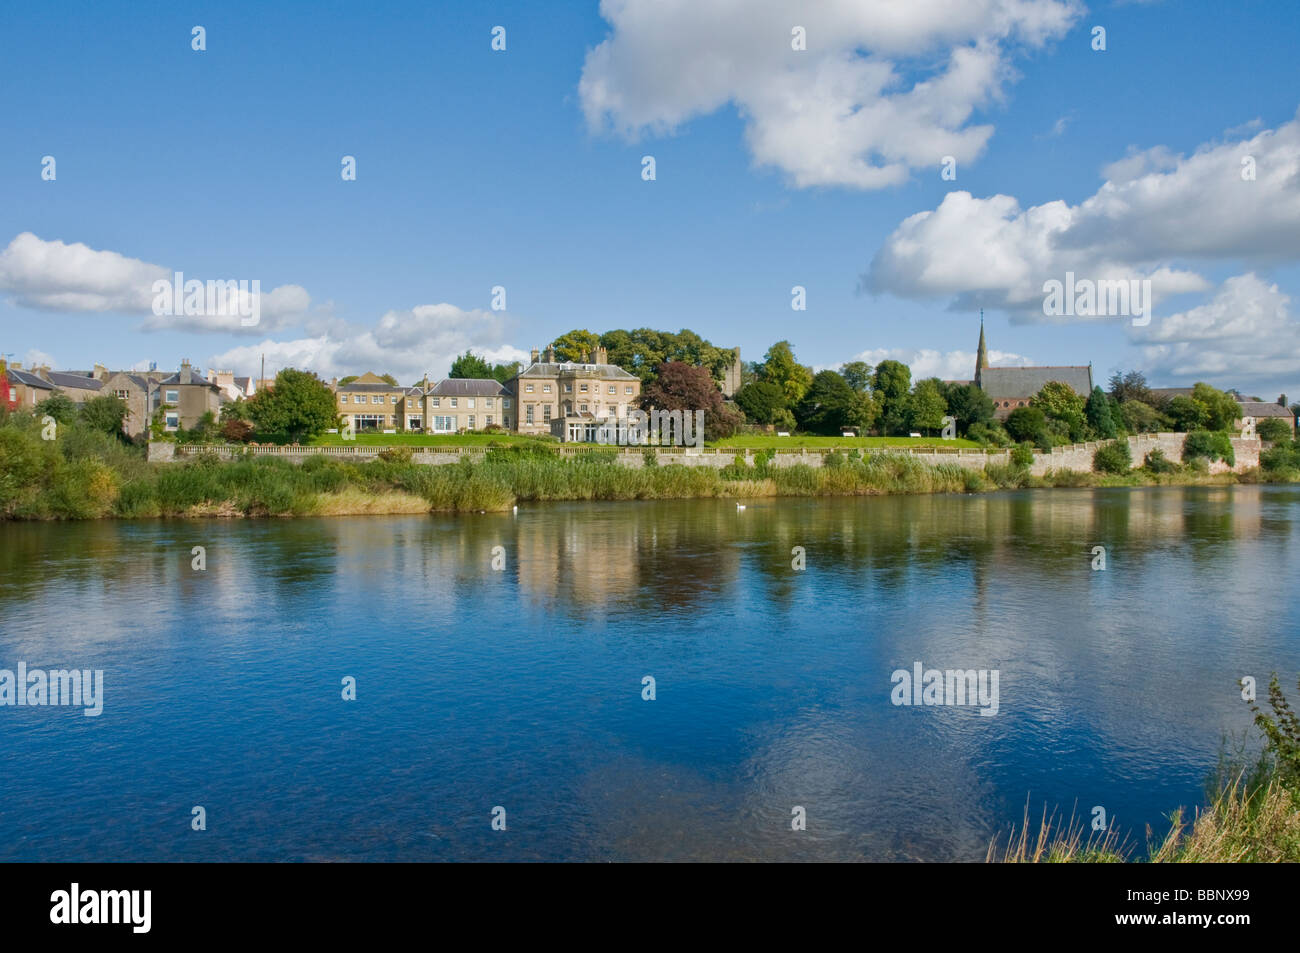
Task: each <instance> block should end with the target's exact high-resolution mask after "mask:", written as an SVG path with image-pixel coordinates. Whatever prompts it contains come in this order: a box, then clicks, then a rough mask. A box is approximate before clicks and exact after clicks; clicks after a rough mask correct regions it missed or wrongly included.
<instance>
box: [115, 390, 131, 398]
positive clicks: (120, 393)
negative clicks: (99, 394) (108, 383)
mask: <svg viewBox="0 0 1300 953" xmlns="http://www.w3.org/2000/svg"><path fill="white" fill-rule="evenodd" d="M113 396H114V397H116V398H117V399H118V400H126V399H127V398H128V397H130V396H131V392H130V391H127V390H115V391H113Z"/></svg>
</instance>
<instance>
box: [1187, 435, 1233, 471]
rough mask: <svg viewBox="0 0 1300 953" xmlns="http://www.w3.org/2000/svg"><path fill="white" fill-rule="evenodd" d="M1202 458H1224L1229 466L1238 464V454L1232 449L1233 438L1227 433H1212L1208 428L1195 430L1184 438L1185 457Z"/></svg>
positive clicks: (1191, 458) (1190, 458)
mask: <svg viewBox="0 0 1300 953" xmlns="http://www.w3.org/2000/svg"><path fill="white" fill-rule="evenodd" d="M1197 458H1202V459H1205V460H1207V461H1211V462H1212V461H1214V460H1222V461H1223V462H1224V463H1226V464H1227V465H1228V466H1234V465H1235V464H1236V462H1237V461H1236V454H1235V453H1234V452H1233V450H1232V440H1231V439H1230V438H1229V437H1228V435H1227V434H1226V433H1211V432H1210V431H1208V430H1193V431H1192V432H1191V433H1189V434H1188V435H1187V437H1186V438H1185V439H1184V440H1183V459H1184V460H1194V459H1197Z"/></svg>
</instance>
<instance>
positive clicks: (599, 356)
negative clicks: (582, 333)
mask: <svg viewBox="0 0 1300 953" xmlns="http://www.w3.org/2000/svg"><path fill="white" fill-rule="evenodd" d="M596 363H597V364H608V363H609V351H607V350H606V349H605V348H604V347H598V348H596Z"/></svg>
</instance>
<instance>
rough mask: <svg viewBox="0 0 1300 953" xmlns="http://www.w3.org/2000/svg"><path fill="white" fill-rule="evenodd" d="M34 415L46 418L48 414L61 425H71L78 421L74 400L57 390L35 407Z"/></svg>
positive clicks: (33, 409)
mask: <svg viewBox="0 0 1300 953" xmlns="http://www.w3.org/2000/svg"><path fill="white" fill-rule="evenodd" d="M32 413H34V414H35V415H36V416H37V417H44V416H46V415H47V414H48V415H49V416H50V417H53V418H54V419H55V420H57V421H58V422H59V423H60V424H70V423H72V422H73V421H74V420H76V419H77V405H76V404H74V403H73V402H72V398H71V397H69V396H68V395H67V394H65V393H63V392H62V391H57V390H56V391H55V392H54V393H53V394H51V395H50V396H49V397H46V398H45V399H44V400H43V401H41V402H40V403H38V404H37V405H36V406H35V407H33V408H32Z"/></svg>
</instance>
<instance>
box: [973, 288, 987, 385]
mask: <svg viewBox="0 0 1300 953" xmlns="http://www.w3.org/2000/svg"><path fill="white" fill-rule="evenodd" d="M988 366H989V349H988V346H987V345H986V344H985V343H984V309H983V308H980V346H979V350H978V351H977V352H976V354H975V386H976V387H982V386H983V385H982V384H981V383H980V371H982V370H984V368H986V367H988Z"/></svg>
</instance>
